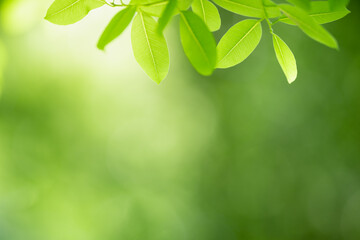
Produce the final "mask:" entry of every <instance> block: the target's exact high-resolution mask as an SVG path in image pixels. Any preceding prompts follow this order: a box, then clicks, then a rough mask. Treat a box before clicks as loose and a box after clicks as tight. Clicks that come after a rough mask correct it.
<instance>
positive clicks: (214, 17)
mask: <svg viewBox="0 0 360 240" xmlns="http://www.w3.org/2000/svg"><path fill="white" fill-rule="evenodd" d="M191 8H192V10H193V11H194V13H195V14H197V15H198V16H199V17H200V18H201V19H202V20H203V21H204V23H205V24H206V26H208V28H209V30H210V31H211V32H214V31H217V30H219V28H220V26H221V18H220V14H219V11H218V9H217V8H216V7H215V5H214V4H212V3H211V2H209V1H208V0H194V2H193V4H192V6H191Z"/></svg>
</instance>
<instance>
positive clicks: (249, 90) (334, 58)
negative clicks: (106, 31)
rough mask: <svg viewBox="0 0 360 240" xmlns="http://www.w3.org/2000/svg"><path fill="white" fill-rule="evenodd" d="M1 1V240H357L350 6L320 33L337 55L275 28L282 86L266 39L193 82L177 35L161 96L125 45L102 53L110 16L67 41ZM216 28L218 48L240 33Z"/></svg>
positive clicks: (359, 181)
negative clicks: (290, 75) (286, 68)
mask: <svg viewBox="0 0 360 240" xmlns="http://www.w3.org/2000/svg"><path fill="white" fill-rule="evenodd" d="M2 2H3V5H2V8H1V10H0V11H1V12H0V19H1V30H0V39H1V40H0V41H1V42H2V43H0V45H1V46H2V45H3V48H4V49H5V50H6V55H7V56H6V59H7V60H6V61H1V59H5V55H4V54H2V55H4V56H2V55H1V56H0V66H1V65H4V67H3V68H2V70H1V69H0V73H1V75H2V77H3V84H2V85H3V87H2V96H1V100H0V239H1V240H25V239H26V240H99V239H101V240H118V239H121V240H140V239H141V240H143V239H149V240H178V239H179V240H180V239H184V240H185V239H186V240H188V239H189V240H219V239H226V240H235V239H236V240H237V239H246V240H289V239H291V240H298V239H307V240H308V239H314V240H315V239H316V240H319V239H324V240H325V239H326V240H331V239H334V240H337V239H346V240H357V239H360V44H359V39H360V32H359V23H360V14H359V10H360V2H359V1H356V0H354V1H352V2H351V3H350V6H349V9H350V10H351V11H352V14H350V15H349V16H347V17H346V18H344V19H342V20H340V21H338V22H335V23H332V24H328V25H326V28H327V29H329V30H330V31H331V32H332V33H333V35H334V36H335V37H336V38H337V39H338V41H339V45H340V51H335V50H332V49H329V48H326V47H324V46H322V45H320V44H318V43H316V42H314V41H312V40H311V39H309V38H308V37H306V36H305V35H304V34H303V33H302V32H301V31H299V30H298V29H296V28H293V27H290V26H287V25H278V26H277V27H276V28H275V30H276V32H277V33H278V34H279V35H280V36H281V37H282V38H283V39H284V40H285V41H286V42H287V43H288V45H289V46H290V47H291V48H292V50H293V52H294V54H295V56H296V58H297V62H298V69H299V76H298V79H297V80H296V82H295V83H294V84H292V85H289V84H287V82H286V79H285V77H284V76H283V73H282V72H281V69H280V67H279V66H278V63H277V62H276V58H275V54H274V51H273V49H272V43H271V38H270V35H269V34H268V33H267V32H265V33H264V38H263V40H262V41H261V44H260V46H259V47H258V48H257V49H256V51H255V52H254V54H253V55H251V56H250V57H249V58H248V59H247V60H246V61H245V62H244V63H242V64H241V65H239V66H236V67H234V68H231V69H228V70H216V71H215V73H214V75H213V76H211V77H202V76H199V75H198V74H197V73H196V72H195V71H194V70H193V69H192V68H191V66H190V64H189V63H188V62H187V60H186V58H185V55H184V53H183V52H182V50H181V46H180V43H179V36H178V29H177V21H174V23H173V26H170V27H169V28H168V29H167V31H166V35H167V38H168V41H169V45H170V53H171V67H170V73H169V76H168V77H167V79H165V80H164V82H163V83H161V84H160V85H157V84H155V83H154V82H152V81H151V80H150V79H148V78H147V77H146V75H145V74H144V73H143V72H142V70H141V69H140V67H138V65H137V64H136V62H135V60H134V58H133V56H132V53H131V44H130V31H126V32H125V33H124V35H122V36H121V37H120V38H119V39H117V40H116V41H115V42H114V43H112V44H111V45H110V46H109V47H108V48H107V51H106V52H105V53H104V52H101V51H99V50H97V49H96V47H95V45H96V41H97V39H98V36H99V34H100V33H101V31H102V29H103V28H104V27H105V26H106V23H107V22H108V21H109V20H110V19H111V17H112V16H113V14H114V13H115V12H116V10H114V9H109V8H106V7H104V8H103V9H99V10H97V11H96V12H93V13H92V14H90V15H89V16H88V17H87V18H86V19H85V20H83V21H81V22H80V23H78V24H75V25H72V26H69V27H61V26H55V25H52V24H50V23H48V22H45V21H44V20H43V16H44V14H45V12H46V8H47V7H48V6H49V4H50V3H51V0H49V1H48V0H46V1H40V0H16V1H15V0H8V1H2ZM221 14H222V17H223V27H222V30H221V31H220V32H219V33H218V34H216V37H217V38H219V37H220V36H221V34H222V33H223V32H224V31H226V29H228V28H229V27H230V26H231V25H232V24H234V23H235V22H236V21H237V20H238V19H236V18H234V16H233V15H231V14H228V13H227V12H225V11H221ZM264 29H266V26H265V25H264ZM1 46H0V48H1ZM2 62H5V63H6V64H1V63H2Z"/></svg>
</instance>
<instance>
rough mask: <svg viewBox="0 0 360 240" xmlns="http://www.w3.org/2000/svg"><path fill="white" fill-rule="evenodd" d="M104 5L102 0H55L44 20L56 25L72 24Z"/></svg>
mask: <svg viewBox="0 0 360 240" xmlns="http://www.w3.org/2000/svg"><path fill="white" fill-rule="evenodd" d="M104 4H105V2H104V1H103V0H55V2H54V3H53V4H52V5H51V6H50V8H49V10H48V11H47V14H46V16H45V19H46V20H48V21H50V22H52V23H55V24H58V25H68V24H73V23H76V22H78V21H80V20H81V19H83V18H84V17H85V16H86V15H87V14H88V13H89V12H90V11H91V10H92V9H95V8H98V7H101V6H103V5H104Z"/></svg>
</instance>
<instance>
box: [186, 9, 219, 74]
mask: <svg viewBox="0 0 360 240" xmlns="http://www.w3.org/2000/svg"><path fill="white" fill-rule="evenodd" d="M180 16H181V20H180V35H181V43H182V45H183V48H184V51H185V54H186V56H187V57H188V59H189V61H190V62H191V64H192V65H193V66H194V68H195V69H196V70H197V71H198V72H199V73H200V74H203V75H210V74H211V73H212V72H213V70H214V68H215V64H216V43H215V40H214V37H213V35H212V34H211V32H210V31H209V30H208V28H207V26H206V25H205V23H204V22H203V21H202V20H201V18H200V17H199V16H197V15H196V14H194V13H193V12H190V11H186V12H181V13H180Z"/></svg>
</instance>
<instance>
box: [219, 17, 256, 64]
mask: <svg viewBox="0 0 360 240" xmlns="http://www.w3.org/2000/svg"><path fill="white" fill-rule="evenodd" d="M261 35H262V29H261V21H259V20H250V19H248V20H244V21H242V22H239V23H237V24H235V25H234V26H233V27H231V28H230V29H229V31H227V33H225V35H224V36H223V37H222V39H221V40H220V42H219V44H218V46H217V64H216V67H217V68H228V67H232V66H234V65H236V64H239V63H241V62H242V61H244V60H245V59H246V58H247V57H248V56H249V55H250V54H251V53H252V52H253V51H254V50H255V48H256V47H257V45H258V44H259V42H260V39H261Z"/></svg>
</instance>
